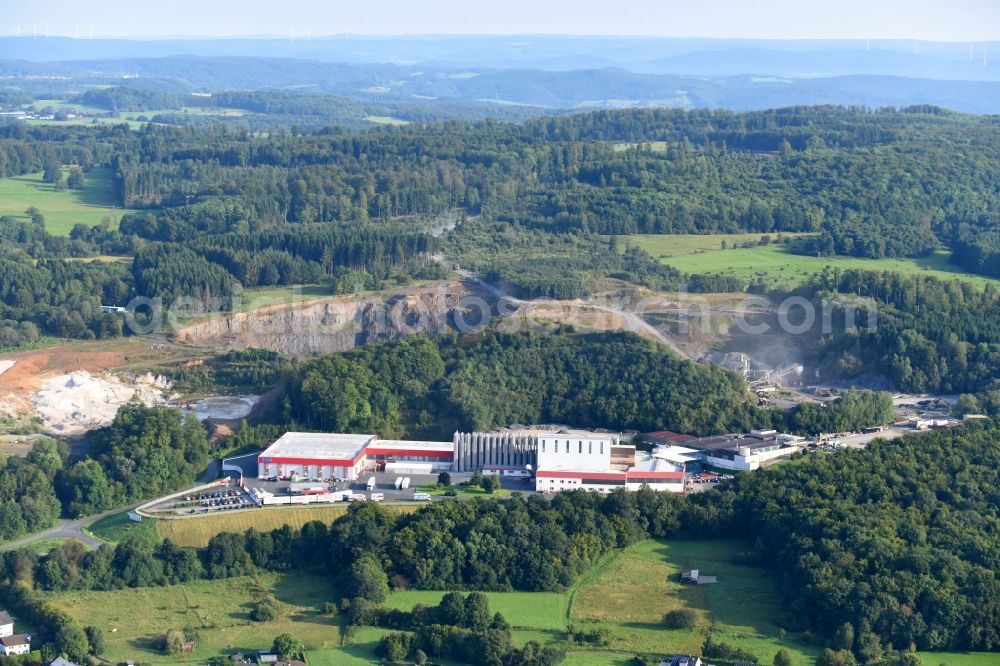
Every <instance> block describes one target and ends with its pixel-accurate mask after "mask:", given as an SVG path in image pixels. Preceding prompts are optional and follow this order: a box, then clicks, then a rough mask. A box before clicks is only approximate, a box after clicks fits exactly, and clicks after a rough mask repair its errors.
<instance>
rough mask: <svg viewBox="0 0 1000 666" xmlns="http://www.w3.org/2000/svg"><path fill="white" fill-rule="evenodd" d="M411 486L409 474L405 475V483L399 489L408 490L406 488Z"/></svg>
mask: <svg viewBox="0 0 1000 666" xmlns="http://www.w3.org/2000/svg"><path fill="white" fill-rule="evenodd" d="M409 487H410V477H408V476H404V477H403V485H401V486H400V487H399V489H400V490H406V489H407V488H409Z"/></svg>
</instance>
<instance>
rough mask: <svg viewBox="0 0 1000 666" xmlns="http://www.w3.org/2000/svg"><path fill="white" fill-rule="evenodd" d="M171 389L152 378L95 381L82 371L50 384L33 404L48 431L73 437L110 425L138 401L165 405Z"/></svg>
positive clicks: (45, 383)
mask: <svg viewBox="0 0 1000 666" xmlns="http://www.w3.org/2000/svg"><path fill="white" fill-rule="evenodd" d="M167 388H169V382H167V381H166V380H164V379H163V378H160V377H153V376H152V375H145V376H143V377H139V378H137V379H136V380H135V381H134V382H132V383H128V384H126V383H124V382H122V381H121V380H119V379H117V378H115V377H112V376H110V375H106V376H101V377H95V376H93V375H91V374H90V373H89V372H87V371H85V370H79V371H77V372H72V373H70V374H68V375H61V376H59V377H53V378H52V379H48V380H46V381H45V382H43V384H42V390H41V391H39V392H38V393H35V394H33V395H32V396H31V402H32V404H33V405H34V407H35V411H36V412H38V415H39V416H40V417H42V421H43V422H44V424H45V427H46V428H47V429H49V430H52V431H56V432H62V433H67V434H71V433H79V432H85V431H87V430H91V429H93V428H100V427H103V426H106V425H108V424H109V423H111V421H113V420H114V418H115V414H117V413H118V408H119V407H121V406H122V405H124V404H125V403H127V402H128V401H129V400H131V399H132V398H134V397H137V398H138V399H139V400H141V401H142V402H143V403H145V404H146V405H155V404H162V403H164V402H165V401H166V400H165V398H164V396H163V391H164V390H165V389H167Z"/></svg>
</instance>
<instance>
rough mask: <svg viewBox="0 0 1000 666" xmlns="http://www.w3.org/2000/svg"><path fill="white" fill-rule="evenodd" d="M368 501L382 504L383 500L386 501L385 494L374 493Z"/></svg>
mask: <svg viewBox="0 0 1000 666" xmlns="http://www.w3.org/2000/svg"><path fill="white" fill-rule="evenodd" d="M368 499H370V500H371V501H372V502H381V501H382V500H384V499H385V493H372V494H371V497H369V498H368Z"/></svg>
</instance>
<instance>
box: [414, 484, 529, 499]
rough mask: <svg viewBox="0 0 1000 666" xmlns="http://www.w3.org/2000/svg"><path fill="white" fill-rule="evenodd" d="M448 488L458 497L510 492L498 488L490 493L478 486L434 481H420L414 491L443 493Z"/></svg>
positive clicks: (505, 494)
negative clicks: (448, 484)
mask: <svg viewBox="0 0 1000 666" xmlns="http://www.w3.org/2000/svg"><path fill="white" fill-rule="evenodd" d="M449 490H454V491H455V492H456V493H457V494H458V497H491V496H492V497H506V496H507V495H510V493H511V491H509V490H506V489H505V488H500V489H499V490H497V491H495V492H494V493H493V494H492V495H490V493H488V492H486V491H485V490H483V489H482V488H480V487H479V486H463V485H459V484H457V483H453V484H452V485H450V486H439V485H438V484H436V483H421V484H420V485H418V486H417V488H416V492H418V493H428V494H431V495H444V494H445V493H446V492H448V491H449Z"/></svg>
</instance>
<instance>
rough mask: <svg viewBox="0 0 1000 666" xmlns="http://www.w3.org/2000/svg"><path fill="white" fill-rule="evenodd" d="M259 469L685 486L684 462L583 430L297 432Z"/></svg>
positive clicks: (566, 486)
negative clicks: (448, 434)
mask: <svg viewBox="0 0 1000 666" xmlns="http://www.w3.org/2000/svg"><path fill="white" fill-rule="evenodd" d="M257 469H258V476H259V477H260V478H278V479H291V480H292V481H296V482H308V481H314V482H323V481H326V482H332V481H335V480H338V479H339V480H346V481H357V480H359V479H360V478H361V476H362V475H363V474H364V473H365V471H385V472H391V473H396V474H399V475H405V474H433V473H435V472H438V471H443V470H455V471H460V472H469V471H477V470H481V471H483V472H484V473H487V474H496V475H499V476H505V477H520V478H531V477H532V476H533V477H534V479H535V490H536V491H538V492H558V491H561V490H570V489H574V488H584V489H588V490H595V491H598V492H610V491H612V490H614V489H615V488H626V489H629V490H638V489H639V488H641V487H642V486H643V485H646V486H649V487H650V488H653V489H654V490H662V491H669V492H683V490H684V468H683V466H680V465H677V464H675V463H673V462H671V461H669V460H664V459H662V458H655V457H653V456H650V455H649V454H648V453H644V452H637V451H636V449H635V446H634V445H632V444H624V443H622V442H621V440H620V438H619V436H618V435H611V434H594V433H590V432H579V431H570V432H561V433H551V432H529V431H522V432H496V433H455V435H454V438H453V440H452V441H451V442H428V441H409V440H383V439H379V438H378V437H377V436H375V435H364V434H333V433H301V432H289V433H285V434H284V435H282V436H281V437H280V438H278V440H276V441H275V442H274V443H273V444H272V445H271V446H269V447H268V448H267V449H266V450H265V451H263V452H262V453H260V454H259V455H258V456H257ZM302 494H303V495H305V494H306V493H302Z"/></svg>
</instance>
